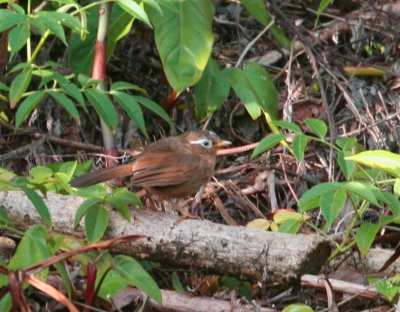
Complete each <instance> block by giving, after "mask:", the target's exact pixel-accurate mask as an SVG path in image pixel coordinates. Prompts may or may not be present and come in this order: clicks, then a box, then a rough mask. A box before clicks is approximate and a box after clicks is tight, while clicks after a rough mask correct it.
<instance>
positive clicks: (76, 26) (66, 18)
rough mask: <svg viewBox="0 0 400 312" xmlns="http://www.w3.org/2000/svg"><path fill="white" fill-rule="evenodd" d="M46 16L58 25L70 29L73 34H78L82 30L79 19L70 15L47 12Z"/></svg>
mask: <svg viewBox="0 0 400 312" xmlns="http://www.w3.org/2000/svg"><path fill="white" fill-rule="evenodd" d="M48 14H49V16H50V17H51V18H52V19H54V20H56V21H57V22H58V23H60V24H62V25H64V26H66V27H68V28H70V29H71V30H73V31H75V32H78V33H80V32H81V31H82V30H83V29H82V25H81V22H80V21H79V19H78V18H77V17H75V16H73V15H72V14H68V13H65V12H60V11H51V12H48Z"/></svg>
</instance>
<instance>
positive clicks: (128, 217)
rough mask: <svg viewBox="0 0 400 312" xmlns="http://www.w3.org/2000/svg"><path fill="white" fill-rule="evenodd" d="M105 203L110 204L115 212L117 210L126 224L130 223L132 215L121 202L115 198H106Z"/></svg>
mask: <svg viewBox="0 0 400 312" xmlns="http://www.w3.org/2000/svg"><path fill="white" fill-rule="evenodd" d="M106 202H107V203H109V204H111V205H112V207H113V208H115V210H117V211H118V212H119V213H120V214H121V215H122V216H123V217H124V218H125V219H126V220H127V221H128V222H131V219H132V214H131V211H130V210H129V207H128V205H127V204H125V202H124V201H123V200H120V199H118V198H116V197H112V196H110V197H107V198H106Z"/></svg>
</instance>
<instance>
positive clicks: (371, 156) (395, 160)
mask: <svg viewBox="0 0 400 312" xmlns="http://www.w3.org/2000/svg"><path fill="white" fill-rule="evenodd" d="M346 160H352V161H355V162H356V163H358V164H361V165H364V166H368V167H371V168H376V169H379V170H382V171H384V172H386V173H387V174H389V175H391V176H394V177H396V178H400V155H399V154H395V153H392V152H388V151H383V150H375V151H366V152H362V153H359V154H356V155H353V156H350V157H346Z"/></svg>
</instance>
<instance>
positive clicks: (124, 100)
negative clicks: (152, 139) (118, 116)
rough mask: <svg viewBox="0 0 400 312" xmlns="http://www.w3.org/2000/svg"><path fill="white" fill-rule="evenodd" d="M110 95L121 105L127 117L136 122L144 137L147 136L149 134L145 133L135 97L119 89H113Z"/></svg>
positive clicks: (144, 125)
mask: <svg viewBox="0 0 400 312" xmlns="http://www.w3.org/2000/svg"><path fill="white" fill-rule="evenodd" d="M112 95H114V97H115V99H116V100H117V102H118V104H119V105H121V107H122V108H123V110H124V111H125V112H126V113H127V114H128V116H129V118H130V119H131V120H132V121H133V122H135V123H136V125H137V126H138V127H139V129H140V131H142V132H143V134H144V135H145V136H146V138H148V137H149V134H148V133H147V129H146V124H145V121H144V116H143V112H142V108H141V107H140V105H139V104H138V103H137V102H136V100H135V97H133V96H132V95H129V94H127V93H124V92H121V91H113V92H112Z"/></svg>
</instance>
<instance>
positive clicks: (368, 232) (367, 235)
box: [356, 223, 379, 256]
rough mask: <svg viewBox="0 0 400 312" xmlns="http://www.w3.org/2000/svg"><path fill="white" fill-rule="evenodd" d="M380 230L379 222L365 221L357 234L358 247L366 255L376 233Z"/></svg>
mask: <svg viewBox="0 0 400 312" xmlns="http://www.w3.org/2000/svg"><path fill="white" fill-rule="evenodd" d="M378 231H379V224H373V223H363V224H361V226H360V228H359V229H358V231H357V234H356V242H357V247H358V249H359V250H360V252H361V254H362V255H363V256H366V255H367V253H368V251H369V248H370V247H371V245H372V243H373V242H374V239H375V237H376V234H377V233H378Z"/></svg>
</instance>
